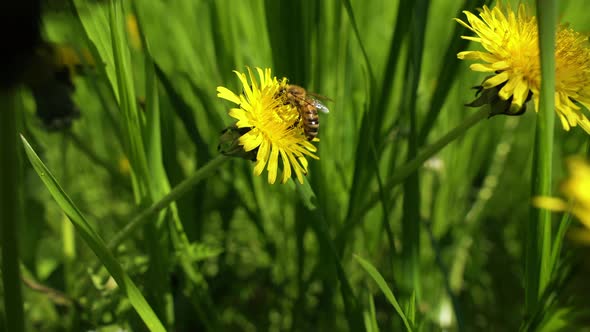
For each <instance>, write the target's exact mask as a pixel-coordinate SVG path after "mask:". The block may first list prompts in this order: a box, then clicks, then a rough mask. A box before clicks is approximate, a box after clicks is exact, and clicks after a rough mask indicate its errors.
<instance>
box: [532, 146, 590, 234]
mask: <svg viewBox="0 0 590 332" xmlns="http://www.w3.org/2000/svg"><path fill="white" fill-rule="evenodd" d="M567 168H568V171H569V177H568V178H567V179H566V180H565V181H563V182H562V183H561V185H560V191H561V192H562V193H563V195H564V196H565V198H566V199H567V201H564V200H562V199H559V198H553V197H535V198H534V199H533V204H534V205H535V206H537V207H542V208H546V209H549V210H553V211H568V210H569V211H571V213H572V214H573V215H574V216H576V217H577V218H578V219H579V220H580V221H581V222H582V223H583V224H584V225H585V226H586V227H588V228H590V164H588V163H587V162H586V161H584V159H582V158H580V157H572V158H570V159H568V161H567Z"/></svg>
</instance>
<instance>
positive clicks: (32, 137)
mask: <svg viewBox="0 0 590 332" xmlns="http://www.w3.org/2000/svg"><path fill="white" fill-rule="evenodd" d="M517 3H518V2H512V4H513V5H515V4H517ZM483 4H484V1H469V0H467V1H456V0H438V1H407V0H400V1H379V0H370V1H360V0H350V1H349V0H342V1H338V0H322V1H316V0H298V1H283V0H266V1H263V0H245V1H231V0H215V1H213V0H198V1H195V0H177V1H160V0H158V1H153V0H150V1H147V0H142V1H139V0H135V1H133V2H123V6H122V8H123V13H124V16H122V17H120V20H119V21H117V22H118V23H119V24H121V26H122V27H123V26H124V27H125V31H126V34H127V35H126V38H127V41H126V43H125V44H124V45H125V46H126V47H128V48H129V52H130V57H129V60H130V62H129V63H128V64H130V65H131V66H130V67H129V68H127V70H130V72H129V73H130V74H131V76H132V78H133V85H132V86H133V87H134V89H135V93H134V94H135V95H136V96H137V97H138V98H140V99H144V98H145V99H146V100H148V104H149V103H152V102H153V99H150V98H153V97H154V96H153V93H154V91H157V96H158V98H159V100H156V102H157V103H158V105H159V109H160V115H159V119H157V120H156V121H157V122H159V124H160V127H161V140H160V148H161V155H160V158H161V159H160V160H158V161H157V162H158V163H161V164H162V165H163V167H164V173H161V177H162V179H159V178H152V179H151V180H152V181H156V182H157V181H160V180H162V181H164V182H166V181H167V182H169V184H170V186H171V187H174V186H175V185H176V184H178V183H179V182H180V181H182V180H183V179H185V178H187V177H188V176H190V174H192V173H194V172H195V171H197V170H198V169H200V168H201V167H202V166H203V165H205V164H206V163H207V162H209V161H210V160H212V159H213V158H215V157H216V156H217V155H218V152H217V144H218V138H219V135H220V132H221V130H222V129H224V128H226V127H227V126H229V125H231V124H232V123H233V119H232V118H230V117H229V116H228V115H227V111H228V110H229V108H230V107H232V105H230V104H229V103H228V102H226V101H224V100H221V99H218V98H217V97H216V87H217V86H220V85H222V86H226V87H228V88H230V89H232V90H233V91H236V92H239V91H240V89H241V87H240V86H239V84H238V83H239V82H238V80H237V79H236V76H235V75H234V73H232V70H238V71H241V72H244V71H245V70H246V66H249V67H251V68H254V67H262V68H266V67H270V68H272V70H273V75H276V76H278V77H279V78H280V77H287V78H289V81H290V82H291V83H293V84H297V85H301V86H303V87H305V88H307V89H308V90H309V91H313V92H316V93H319V94H321V95H324V96H328V97H330V98H331V99H333V102H328V103H327V106H328V107H329V108H330V110H331V112H330V114H328V115H323V114H322V115H321V118H320V123H321V127H320V135H319V137H320V138H321V141H320V142H319V143H318V144H317V146H318V149H319V150H318V155H319V157H320V160H319V161H310V170H309V175H308V176H307V178H306V181H307V182H308V183H309V185H310V187H311V189H312V190H313V192H314V193H315V196H316V197H315V199H314V200H313V205H314V206H315V208H314V209H310V208H309V206H308V205H307V204H306V203H305V201H304V200H302V199H301V197H302V196H301V191H300V189H301V188H300V187H299V186H296V185H295V184H294V183H293V181H290V182H289V183H287V184H285V185H280V184H276V185H269V184H268V183H267V182H266V173H263V175H262V176H261V177H255V176H253V174H252V168H253V164H252V163H251V162H249V161H246V160H241V159H232V160H229V161H227V162H225V163H223V164H222V165H221V166H219V167H218V168H216V169H215V171H214V172H212V173H210V174H209V175H208V176H207V178H206V179H205V180H204V181H202V182H200V183H199V184H197V185H196V186H194V188H192V189H191V190H190V191H189V192H188V193H186V194H185V195H183V196H182V197H181V198H180V199H179V200H178V201H177V204H176V206H175V209H174V210H173V212H168V213H166V214H165V215H164V216H163V217H161V218H159V219H157V220H156V219H154V220H153V223H154V224H157V227H156V229H155V231H156V233H155V237H154V233H151V235H150V233H149V232H147V231H145V230H144V231H138V232H135V233H133V234H132V235H131V236H129V237H128V238H126V239H125V241H124V242H123V244H122V245H121V246H120V247H119V248H118V249H117V250H116V252H115V255H116V257H117V259H118V261H119V262H120V263H121V265H122V266H123V267H124V268H125V270H126V271H127V272H128V273H129V274H130V276H131V278H132V279H133V280H134V281H135V282H136V284H137V285H138V286H139V287H140V289H141V290H142V293H144V294H145V295H146V297H147V299H148V302H149V303H150V305H152V307H153V308H154V310H155V311H156V312H157V313H158V316H159V317H160V320H161V321H162V322H163V323H164V324H165V326H166V327H167V328H168V329H169V330H171V331H325V330H334V331H359V330H363V329H367V330H369V331H376V329H375V327H374V325H372V323H370V322H371V321H374V322H376V324H377V325H378V328H379V329H380V330H382V331H391V330H393V331H398V330H401V329H403V325H402V320H401V319H400V318H399V316H398V314H397V313H396V311H395V309H394V308H393V307H392V306H391V304H390V303H389V302H388V300H387V299H386V297H385V296H384V295H383V293H382V292H381V290H380V289H379V288H378V287H377V285H376V283H375V282H374V281H373V280H372V278H371V277H370V276H369V275H368V274H367V272H366V271H365V270H364V269H363V268H362V267H361V265H360V264H359V262H358V261H357V260H355V259H354V258H353V257H354V256H353V255H358V256H360V257H362V258H363V259H365V260H367V261H368V262H370V263H371V264H372V265H374V266H375V268H376V269H377V270H378V271H379V272H380V273H381V275H382V276H383V278H384V279H385V280H386V281H387V283H388V285H389V287H390V288H391V290H392V291H393V293H394V294H395V296H396V298H397V300H398V301H399V303H400V305H401V306H402V308H403V310H404V311H405V312H406V313H411V312H414V314H413V315H412V314H410V316H413V317H414V318H413V319H412V321H413V322H414V323H415V327H416V330H423V331H439V330H444V331H456V330H462V331H474V330H497V331H505V330H516V329H518V328H519V327H520V326H521V325H522V324H523V321H527V320H528V319H531V317H527V316H525V313H524V290H523V287H524V286H523V282H524V281H523V269H524V248H525V246H524V245H525V241H526V234H525V230H526V223H525V221H526V220H527V218H528V215H529V212H530V204H529V202H530V188H531V184H530V174H531V173H530V172H531V165H532V159H531V158H532V149H533V148H532V147H533V140H534V128H535V112H534V111H532V108H533V106H532V105H529V111H528V112H527V113H526V114H524V115H523V116H521V117H504V116H496V117H493V118H490V119H484V120H482V121H481V123H479V124H477V125H476V126H475V127H473V128H472V129H470V130H469V131H467V132H466V133H465V135H463V136H461V137H460V138H458V139H457V140H455V141H454V142H452V143H451V144H449V145H448V146H447V147H446V148H444V150H442V151H441V152H440V153H438V154H436V155H434V156H433V157H432V158H430V159H428V160H427V161H426V163H424V165H423V166H422V167H421V168H420V169H419V171H418V172H417V173H415V174H413V175H411V176H410V177H408V178H407V179H406V180H405V182H404V183H403V185H400V186H395V187H394V186H387V185H386V184H387V183H388V180H389V179H391V178H392V177H394V176H395V174H396V170H397V169H399V167H400V166H401V165H403V164H405V163H406V161H407V160H409V159H412V156H415V154H416V151H421V149H422V148H423V147H425V146H428V145H429V144H431V143H433V142H435V141H436V140H437V139H438V138H440V137H441V136H442V135H444V134H445V133H447V132H448V131H450V130H451V129H453V128H455V127H456V126H458V125H459V124H460V123H462V122H463V121H464V119H465V118H467V117H468V116H469V115H470V114H471V113H475V112H476V111H477V110H474V109H469V108H466V107H464V106H463V105H464V104H465V103H467V102H470V101H471V100H473V98H474V94H475V90H473V89H471V87H473V86H476V85H478V84H480V83H481V81H482V80H483V78H484V75H481V74H478V73H474V72H470V71H469V70H468V65H469V64H468V63H461V62H460V61H459V60H458V59H457V58H456V53H457V52H458V51H460V50H463V49H465V48H466V47H470V45H469V44H468V43H467V42H466V41H462V40H461V39H460V35H471V34H470V33H468V32H466V31H465V30H464V29H463V28H462V27H460V26H459V24H457V23H456V22H454V21H453V18H455V17H459V18H461V19H464V15H463V14H461V11H462V10H469V11H472V12H474V11H475V9H476V8H477V7H481V6H482V5H483ZM529 5H530V7H531V10H532V8H533V7H534V4H533V3H530V4H529ZM585 6H586V5H585V2H584V1H582V0H579V1H567V2H563V3H562V4H561V7H560V13H561V15H560V21H561V22H569V23H570V24H571V26H572V27H573V28H575V29H576V30H578V31H582V32H586V31H590V21H588V20H587V19H586V10H585ZM49 7H50V8H48V9H47V10H46V11H45V13H44V31H43V34H44V37H45V39H46V40H49V41H51V42H54V43H57V44H60V45H67V46H69V47H72V48H74V49H75V50H76V51H77V52H83V50H89V51H90V52H91V53H92V54H93V56H94V59H95V60H96V66H94V67H93V68H87V69H86V70H85V71H84V73H83V74H82V75H76V76H75V78H74V80H73V83H74V85H75V93H73V95H72V98H73V101H74V102H75V104H76V105H77V106H78V108H79V109H80V113H81V115H80V118H79V119H76V120H74V123H73V125H72V126H71V129H64V130H57V131H48V130H46V129H44V128H43V126H42V124H41V122H40V120H39V118H37V117H36V116H35V108H36V104H37V105H38V102H37V103H36V102H35V100H34V98H33V97H32V95H31V94H30V93H29V92H26V91H25V92H24V93H23V107H24V110H25V115H24V127H23V132H24V135H25V137H26V138H27V139H28V140H29V142H31V144H32V146H33V147H34V149H35V150H36V151H37V153H39V155H40V157H41V159H42V160H43V161H44V162H45V163H46V165H47V166H48V168H49V169H50V170H51V171H52V172H53V174H54V176H55V177H56V178H57V180H58V181H59V182H60V184H61V185H62V187H63V188H64V190H65V192H66V193H67V194H68V195H69V196H70V197H71V199H72V201H73V202H74V203H75V204H76V205H77V206H78V208H79V209H80V210H81V211H82V212H83V213H84V215H85V216H86V218H87V219H88V220H89V221H90V223H91V225H92V227H93V228H94V229H95V230H96V231H97V232H98V233H99V234H100V236H101V237H102V238H103V239H105V240H106V241H107V242H108V241H109V240H110V239H112V238H113V236H115V234H117V233H118V232H119V231H120V230H121V229H122V228H123V227H124V226H125V225H126V224H127V223H128V222H129V221H130V220H131V219H132V218H133V216H135V215H136V214H137V213H138V211H140V210H141V209H143V208H145V205H142V204H143V203H142V204H139V205H140V206H138V200H137V195H135V196H134V191H133V187H132V182H131V175H130V174H131V169H130V156H129V155H128V152H126V151H128V147H129V140H128V137H127V134H126V131H125V128H126V127H127V126H128V123H127V122H126V121H129V120H128V119H127V118H126V117H125V116H124V115H123V112H122V111H121V106H120V104H119V103H118V102H117V99H116V98H115V93H114V91H118V90H117V88H116V87H115V86H116V83H113V82H115V81H116V80H115V77H116V75H117V73H118V71H117V69H116V68H115V67H114V66H113V63H114V62H113V61H114V60H113V57H116V55H114V54H113V52H112V45H113V44H112V40H111V34H110V32H109V31H110V29H111V28H112V21H111V22H110V21H109V17H110V16H109V15H112V10H111V9H110V8H109V4H108V3H106V2H103V1H96V2H85V1H74V3H73V4H71V5H57V6H49ZM55 7H57V8H55ZM142 35H143V38H145V41H147V45H148V46H149V52H146V49H148V48H146V45H145V41H142V37H141V36H142ZM115 54H116V53H115ZM152 61H153V65H154V68H155V69H153V73H155V79H156V80H157V82H158V83H157V84H156V88H157V90H152V89H149V88H146V82H149V78H146V77H148V76H149V75H150V69H146V68H149V66H150V64H151V63H152ZM146 64H147V66H146ZM148 87H149V84H148ZM134 94H133V93H131V94H129V96H133V95H134ZM150 95H151V96H150ZM149 110H150V109H149V108H146V109H143V108H141V107H139V108H138V111H137V112H138V113H139V114H140V118H141V116H144V115H143V114H147V113H148V112H149ZM555 133H556V146H555V155H554V160H555V162H554V165H555V172H554V179H555V182H556V185H555V188H557V183H558V181H559V179H562V178H563V177H564V172H563V166H564V164H563V160H564V157H566V156H569V155H572V154H584V153H585V152H586V149H587V146H586V145H587V142H588V136H587V134H586V133H585V132H583V131H582V130H581V129H579V128H574V129H572V130H571V131H570V132H564V131H563V130H562V129H561V128H557V127H556V132H555ZM149 162H150V163H151V162H153V160H150V161H149ZM132 164H133V161H131V165H132ZM24 167H25V171H24V198H25V211H24V212H25V216H24V218H23V219H22V223H21V224H20V225H19V228H20V247H21V260H22V268H23V278H24V279H25V284H26V286H25V287H24V294H25V313H26V319H27V324H28V326H29V328H30V330H39V331H82V330H101V331H115V330H117V328H123V329H130V330H134V331H135V330H143V329H145V327H144V326H143V325H142V323H141V321H140V320H139V317H138V316H137V314H136V313H135V312H134V311H133V309H132V307H131V306H130V304H129V302H128V300H127V299H125V297H124V296H123V295H122V294H121V292H120V291H119V290H118V288H117V287H116V285H114V283H113V281H112V279H109V275H108V273H107V272H106V271H105V270H104V268H99V266H101V265H100V264H99V262H98V260H97V257H96V256H95V255H94V254H93V253H92V252H91V251H90V250H89V248H88V247H87V246H86V245H85V244H84V242H83V241H82V240H81V239H80V238H79V237H77V236H76V235H75V232H74V230H73V228H72V226H71V224H70V222H69V221H68V219H67V217H66V216H65V215H64V214H63V212H62V211H61V209H60V208H59V207H58V206H57V205H56V204H55V202H54V200H53V199H52V198H51V196H50V194H49V192H48V191H47V190H46V189H45V187H44V185H43V183H42V182H41V181H40V179H39V177H38V175H37V174H36V173H35V171H34V170H33V169H32V167H31V166H30V163H29V162H28V160H24ZM164 178H165V180H163V179H164ZM164 187H165V186H164ZM372 197H375V198H377V199H374V200H373V199H371V198H372ZM144 203H145V202H144ZM173 219H175V220H179V221H180V222H181V224H182V227H183V229H184V232H185V234H186V236H187V237H188V241H189V242H190V243H191V244H192V246H191V247H190V250H188V249H187V250H182V249H179V246H178V245H177V243H178V241H179V240H178V239H177V238H176V237H175V234H176V233H175V231H173V230H172V229H173V228H174V227H175V226H174V225H175V224H174V222H173V221H172V220H173ZM555 219H556V220H557V216H556V217H555ZM412 224H413V225H418V226H419V228H418V230H417V232H418V233H412V232H411V231H408V227H406V226H407V225H412ZM403 225H406V226H404V227H402V226H403ZM418 226H416V227H418ZM574 226H575V225H574ZM575 227H577V226H575ZM150 236H151V237H150ZM154 239H157V240H156V241H154ZM418 248H419V249H418ZM185 249H186V248H185ZM413 249H415V250H419V254H418V257H417V258H416V259H415V260H412V259H409V258H408V255H409V253H410V254H411V253H412V250H413ZM154 252H160V253H162V256H165V257H164V258H163V259H162V261H160V263H158V264H156V263H154V261H153V260H154V259H155V258H154V257H155V256H154ZM564 255H565V256H567V257H568V259H567V260H565V261H564V262H565V263H564V265H567V266H568V268H567V269H565V268H564V270H567V273H566V272H564V277H563V279H564V280H565V281H563V282H562V283H558V284H556V285H552V287H555V288H554V290H555V294H558V296H557V300H556V302H555V304H554V305H553V307H551V308H549V309H547V312H546V313H545V314H544V316H543V318H544V319H545V320H546V322H545V323H546V324H545V325H542V324H541V326H545V330H552V329H553V330H558V329H557V327H561V326H563V327H564V329H571V330H582V329H583V326H584V322H588V320H585V319H587V316H585V314H587V313H586V311H587V309H588V302H587V298H586V299H584V298H581V299H580V298H579V296H576V295H582V294H584V293H585V292H587V291H588V286H587V284H586V283H585V281H584V280H585V279H586V276H587V275H588V274H587V273H588V272H585V270H586V269H587V265H586V264H585V262H584V260H585V257H588V253H587V249H585V247H584V245H583V244H582V245H580V244H578V243H572V242H571V241H566V245H565V249H564ZM186 256H189V259H188V260H185V259H184V258H183V257H186ZM187 261H188V262H189V263H188V264H189V265H190V266H191V269H189V268H186V266H185V265H184V264H187V263H186V262H187ZM408 261H410V263H408ZM162 262H163V263H162ZM406 264H410V265H412V264H415V268H416V269H417V270H416V271H417V273H414V274H412V273H411V272H410V275H409V276H408V269H407V265H406ZM156 269H157V271H155V270H156ZM410 270H411V269H410ZM187 271H193V272H194V274H192V275H191V274H189V273H188V272H187ZM550 320H551V321H552V323H551V324H550V323H548V321H550ZM539 329H542V327H540V328H539Z"/></svg>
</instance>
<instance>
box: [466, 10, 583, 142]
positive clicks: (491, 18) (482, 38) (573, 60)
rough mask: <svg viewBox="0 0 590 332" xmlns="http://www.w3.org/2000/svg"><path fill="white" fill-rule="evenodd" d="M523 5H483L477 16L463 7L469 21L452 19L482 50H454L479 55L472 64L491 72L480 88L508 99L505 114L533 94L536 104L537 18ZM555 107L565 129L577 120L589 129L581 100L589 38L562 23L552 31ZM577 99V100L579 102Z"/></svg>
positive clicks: (472, 56)
mask: <svg viewBox="0 0 590 332" xmlns="http://www.w3.org/2000/svg"><path fill="white" fill-rule="evenodd" d="M527 10H528V9H527V7H526V6H525V5H524V4H522V5H520V7H519V8H518V12H517V13H515V12H514V11H513V10H512V8H511V7H510V6H509V5H508V6H507V7H503V6H502V5H501V4H499V5H497V6H496V7H494V8H493V9H489V8H488V7H487V6H484V7H483V9H482V10H481V11H480V13H479V17H477V16H476V15H474V14H473V13H471V12H468V11H464V12H463V13H464V14H465V16H467V22H468V23H465V22H464V21H462V20H460V19H456V21H457V22H459V23H460V24H461V25H463V26H465V27H466V28H468V29H469V30H471V31H473V32H474V33H475V34H476V35H477V36H475V37H469V36H462V38H464V39H467V40H471V41H474V42H477V43H480V44H481V45H482V46H483V48H484V49H485V51H465V52H460V53H459V54H457V57H458V58H459V59H461V60H480V61H482V62H483V63H475V64H472V65H471V66H470V68H471V69H472V70H474V71H478V72H486V73H492V75H491V76H489V77H488V78H486V79H485V80H484V82H483V83H482V88H483V89H484V91H486V90H488V89H496V90H497V95H498V97H499V98H500V99H502V100H505V101H509V102H510V111H509V112H507V113H508V114H511V113H512V114H514V113H515V112H517V111H518V110H524V108H523V106H524V104H525V103H526V101H527V100H528V98H530V97H531V96H532V99H533V101H534V104H535V110H538V109H539V108H538V106H539V90H540V87H541V67H540V55H539V34H538V30H537V19H536V17H535V16H531V15H529V14H528V12H527ZM555 66H556V72H555V80H556V83H555V111H556V112H557V115H558V116H559V119H560V120H561V124H562V126H563V128H564V129H565V130H569V129H570V127H575V126H577V125H580V127H582V128H583V129H584V130H585V131H586V132H588V133H590V121H589V120H588V118H587V117H586V115H585V114H584V112H586V111H587V110H586V111H584V110H583V109H582V107H580V105H579V104H581V105H583V106H585V107H588V106H590V49H589V48H588V37H586V36H583V35H581V34H580V33H578V32H575V31H573V30H572V29H569V28H567V27H566V26H564V25H560V26H559V27H558V29H557V35H556V49H555ZM578 103H579V104H578Z"/></svg>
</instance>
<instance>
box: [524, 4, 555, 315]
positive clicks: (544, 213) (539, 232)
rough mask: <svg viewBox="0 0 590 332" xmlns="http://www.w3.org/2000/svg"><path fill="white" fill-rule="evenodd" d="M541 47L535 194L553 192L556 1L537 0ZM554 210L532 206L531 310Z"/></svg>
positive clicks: (546, 262) (545, 267)
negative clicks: (551, 211)
mask: <svg viewBox="0 0 590 332" xmlns="http://www.w3.org/2000/svg"><path fill="white" fill-rule="evenodd" d="M537 14H538V18H539V22H538V24H539V47H540V51H541V52H540V54H541V77H542V80H541V92H540V100H539V112H538V118H537V125H536V134H535V149H534V156H533V177H532V195H533V196H550V195H551V186H552V181H551V175H552V160H553V136H554V134H553V129H554V122H555V113H554V108H555V95H554V91H555V56H554V54H555V28H556V26H557V1H554V0H537ZM551 238H552V237H551V213H550V211H549V210H545V209H535V208H531V214H530V220H529V225H528V240H527V243H528V247H527V255H526V262H525V270H526V278H525V294H526V295H525V296H526V299H525V306H526V312H527V313H529V314H530V313H532V312H533V311H534V310H535V308H536V307H537V306H538V305H540V303H539V300H540V299H541V296H542V294H543V292H544V291H545V288H546V287H547V284H548V283H549V280H550V278H551V271H552V269H553V267H552V266H550V265H551Z"/></svg>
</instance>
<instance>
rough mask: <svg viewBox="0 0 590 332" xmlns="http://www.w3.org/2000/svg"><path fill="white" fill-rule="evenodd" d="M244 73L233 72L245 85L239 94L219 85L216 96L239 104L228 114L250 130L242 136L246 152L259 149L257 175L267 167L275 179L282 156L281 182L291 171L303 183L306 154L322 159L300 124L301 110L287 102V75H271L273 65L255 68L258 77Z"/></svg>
mask: <svg viewBox="0 0 590 332" xmlns="http://www.w3.org/2000/svg"><path fill="white" fill-rule="evenodd" d="M247 70H248V75H249V79H250V80H249V81H248V77H247V76H246V74H245V73H240V72H238V71H234V73H235V74H236V75H237V76H238V79H239V80H240V83H241V84H242V89H243V92H242V93H241V94H240V95H237V94H235V93H234V92H232V91H231V90H229V89H227V88H225V87H223V86H219V87H217V92H218V94H217V96H218V97H219V98H222V99H225V100H228V101H231V102H233V103H234V104H236V105H238V108H232V109H230V111H229V115H230V116H231V117H233V118H235V119H236V120H237V122H236V127H238V128H248V129H249V130H248V131H247V132H246V133H245V134H243V135H242V136H241V137H240V138H239V143H240V145H242V146H243V148H244V150H245V151H255V150H256V149H257V152H256V164H255V166H254V174H255V175H257V176H259V175H261V174H262V171H263V170H264V168H265V167H266V169H267V171H268V182H269V183H271V184H273V183H275V182H276V179H277V173H278V168H279V156H280V162H281V163H282V167H283V173H282V177H281V183H285V182H287V181H288V180H289V178H291V175H292V170H293V171H294V173H295V175H296V176H297V180H298V181H299V182H300V183H303V176H304V175H307V167H308V162H307V159H306V157H310V158H313V159H319V158H318V157H317V156H316V155H315V152H316V151H317V148H316V147H315V146H314V145H313V144H311V142H309V141H307V139H306V137H305V135H304V132H303V129H302V127H301V125H300V124H299V125H295V124H297V123H299V122H300V121H299V112H298V110H297V109H296V108H295V107H294V106H292V105H291V104H290V103H287V102H286V95H285V93H284V91H285V90H286V87H287V86H288V84H287V80H286V79H285V78H283V79H281V80H279V79H277V78H276V77H272V76H271V70H270V68H267V69H265V70H262V69H261V68H256V72H257V73H258V78H256V76H255V75H254V74H253V73H252V71H251V70H250V68H247Z"/></svg>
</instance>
